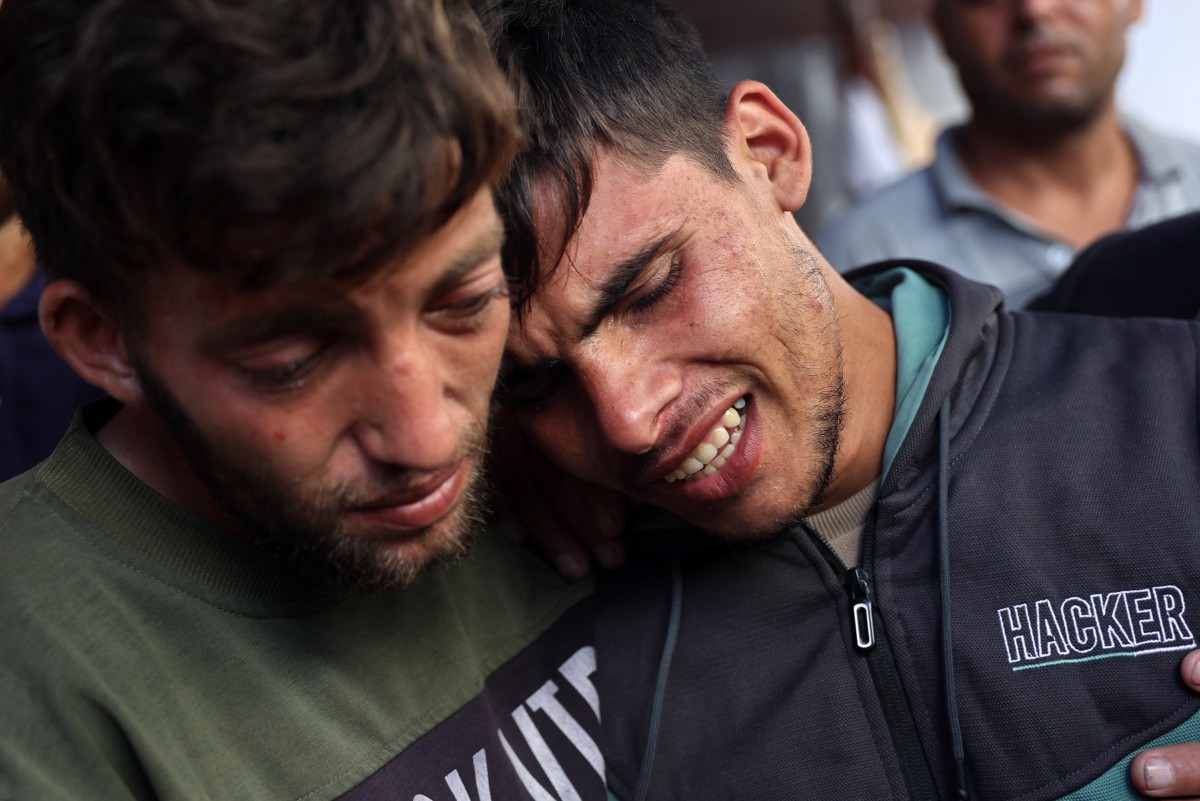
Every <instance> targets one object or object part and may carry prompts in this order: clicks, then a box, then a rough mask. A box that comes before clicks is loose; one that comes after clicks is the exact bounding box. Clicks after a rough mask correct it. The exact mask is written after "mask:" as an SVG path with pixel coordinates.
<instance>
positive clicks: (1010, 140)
mask: <svg viewBox="0 0 1200 801" xmlns="http://www.w3.org/2000/svg"><path fill="white" fill-rule="evenodd" d="M956 147H957V152H958V156H959V158H960V159H961V161H962V163H963V166H964V168H965V169H966V171H967V173H968V174H969V175H970V176H971V178H972V180H974V181H975V183H976V184H978V185H979V187H980V188H981V189H982V190H983V191H984V192H986V193H987V194H988V195H991V196H992V197H993V198H995V199H996V200H997V201H999V202H1000V203H1001V204H1003V205H1005V206H1007V207H1009V208H1011V209H1013V210H1014V211H1016V212H1018V213H1020V214H1022V215H1024V216H1025V217H1027V218H1029V219H1030V220H1031V221H1032V222H1033V223H1034V224H1035V225H1037V226H1038V227H1040V228H1042V229H1043V230H1044V231H1046V232H1047V233H1049V234H1050V235H1051V236H1053V237H1054V238H1057V239H1060V240H1062V241H1065V242H1067V243H1068V244H1071V245H1073V246H1074V247H1082V246H1083V245H1085V244H1087V243H1089V242H1091V241H1093V240H1094V239H1096V238H1097V237H1098V236H1100V235H1102V234H1104V233H1107V232H1109V231H1111V230H1114V229H1117V228H1120V227H1123V225H1124V223H1125V220H1126V219H1127V218H1128V215H1129V209H1130V207H1131V205H1132V203H1133V198H1134V195H1135V193H1136V191H1137V184H1138V177H1139V174H1138V173H1139V167H1138V162H1137V154H1136V153H1135V152H1134V149H1133V144H1132V143H1131V142H1130V140H1129V137H1128V136H1127V135H1126V134H1125V132H1124V130H1122V128H1121V124H1120V119H1119V117H1118V115H1117V112H1116V108H1115V106H1113V105H1111V104H1110V105H1109V106H1108V107H1107V108H1106V109H1105V110H1104V111H1103V112H1102V113H1101V114H1100V115H1098V116H1097V117H1096V118H1095V119H1094V120H1092V121H1091V122H1089V123H1088V124H1087V125H1084V126H1080V127H1079V128H1078V129H1073V130H1070V131H1067V132H1065V133H1062V134H1058V135H1055V136H1046V137H1043V138H1041V139H1037V138H1030V137H1029V136H1028V135H1027V134H1021V133H1020V132H1017V131H1014V130H1012V129H1011V128H1005V127H1003V126H998V125H995V124H993V123H990V122H989V121H987V120H984V119H972V120H971V122H969V123H968V124H967V126H966V128H965V130H964V131H963V134H962V136H961V137H960V139H959V140H958V141H957V142H956Z"/></svg>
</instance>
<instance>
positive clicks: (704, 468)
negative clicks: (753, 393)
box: [666, 398, 746, 484]
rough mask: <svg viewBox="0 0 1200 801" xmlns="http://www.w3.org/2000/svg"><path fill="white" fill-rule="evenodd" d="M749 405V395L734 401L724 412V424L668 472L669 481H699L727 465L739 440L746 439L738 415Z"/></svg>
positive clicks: (722, 421)
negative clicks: (743, 437)
mask: <svg viewBox="0 0 1200 801" xmlns="http://www.w3.org/2000/svg"><path fill="white" fill-rule="evenodd" d="M745 407H746V399H745V398H738V399H737V400H736V401H734V403H733V405H732V406H730V407H729V408H728V409H726V410H725V414H723V415H721V421H720V425H718V426H716V427H715V428H713V430H712V431H710V432H708V436H707V437H705V438H704V441H703V442H701V443H700V444H699V445H697V446H696V447H695V449H694V450H693V451H692V455H691V456H689V457H688V458H686V459H684V460H683V462H681V463H680V465H679V467H676V468H675V469H674V470H673V471H671V473H670V474H669V475H667V477H666V481H667V483H668V484H673V483H675V482H676V481H679V480H680V479H683V480H686V481H696V480H699V479H701V478H705V477H707V476H711V475H712V474H713V473H715V472H717V471H718V470H720V469H721V468H722V467H724V466H725V461H726V460H727V459H728V458H729V457H730V456H732V455H733V452H734V450H736V449H737V444H738V440H740V439H741V438H742V429H741V425H742V416H741V415H740V414H738V410H739V409H744V408H745Z"/></svg>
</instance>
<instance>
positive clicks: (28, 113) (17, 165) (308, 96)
mask: <svg viewBox="0 0 1200 801" xmlns="http://www.w3.org/2000/svg"><path fill="white" fill-rule="evenodd" d="M0 108H3V109H4V113H3V114H0V159H2V160H0V169H3V171H4V173H5V174H6V175H7V176H8V178H9V180H10V182H11V184H12V185H13V189H14V192H15V195H16V201H17V208H18V212H19V213H20V214H21V216H22V219H23V221H24V222H25V224H26V226H27V227H28V228H29V230H30V232H31V234H32V236H33V240H34V244H35V247H36V248H37V251H38V254H39V257H40V258H41V260H42V262H43V263H44V265H45V268H46V270H47V271H48V272H49V273H50V274H51V275H52V276H54V277H69V278H74V279H76V280H78V281H80V282H81V283H83V284H84V285H85V286H87V287H88V288H89V289H90V290H92V291H93V292H94V293H95V294H96V295H97V296H98V297H100V298H101V299H102V300H104V301H106V302H109V303H111V304H113V305H117V306H120V305H123V304H126V303H127V302H126V301H125V297H126V295H127V294H129V293H131V292H135V291H136V289H137V288H138V287H139V286H140V285H141V284H142V283H143V282H144V279H145V277H146V276H147V275H148V274H150V273H151V272H152V271H153V270H154V269H155V268H156V267H158V266H161V265H163V264H167V263H179V264H182V265H183V266H185V267H187V268H189V269H194V270H198V271H204V272H210V273H216V274H222V275H226V276H228V277H230V278H232V279H235V280H237V281H239V282H240V283H241V284H242V285H243V286H246V287H257V286H267V285H271V284H273V283H277V282H282V281H300V280H333V281H346V282H353V281H359V280H362V279H363V278H365V277H366V276H368V275H370V274H371V273H372V272H373V271H375V270H376V269H378V268H379V266H380V265H381V264H382V263H383V262H386V261H390V260H392V259H394V258H396V257H397V256H398V255H401V254H403V253H404V252H405V251H406V250H407V249H409V248H411V247H413V246H414V245H415V244H416V243H417V242H419V241H420V240H421V239H422V238H423V237H425V236H427V235H428V234H429V233H430V232H432V231H433V230H434V229H436V228H437V227H439V226H440V225H442V224H443V223H444V222H445V221H446V220H447V219H448V218H449V217H450V216H452V215H453V214H454V212H455V211H457V209H458V208H459V207H461V206H462V205H463V203H464V202H465V201H466V200H467V199H468V198H470V197H471V196H473V195H474V193H475V192H476V191H478V190H479V189H480V188H482V187H484V186H486V185H488V184H489V183H491V182H493V181H494V180H495V179H496V178H497V177H498V175H499V173H500V172H501V171H502V170H503V169H504V168H505V167H506V166H507V162H508V159H509V157H510V155H511V153H512V150H513V148H514V146H515V143H516V138H517V133H516V126H515V118H514V110H513V106H512V99H511V93H510V91H509V90H508V89H507V86H506V84H505V82H504V80H503V77H502V75H501V74H500V72H499V71H498V70H497V69H496V66H495V62H494V60H493V59H492V58H491V56H490V54H489V51H488V49H487V45H486V40H485V38H484V35H483V33H482V30H481V29H480V27H479V24H478V21H477V19H476V17H475V15H474V13H473V12H472V10H471V8H470V7H469V6H468V4H467V0H362V1H360V2H346V1H345V0H258V1H256V2H252V3H247V2H243V1H242V0H103V1H102V2H99V3H97V2H93V0H6V1H5V2H4V3H3V4H2V5H0Z"/></svg>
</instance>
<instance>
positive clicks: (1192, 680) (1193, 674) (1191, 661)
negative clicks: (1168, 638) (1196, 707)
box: [1179, 648, 1200, 692]
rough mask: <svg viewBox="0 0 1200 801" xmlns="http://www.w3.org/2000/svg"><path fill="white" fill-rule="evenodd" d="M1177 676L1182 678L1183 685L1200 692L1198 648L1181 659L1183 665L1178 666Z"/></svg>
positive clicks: (1199, 655) (1199, 656)
mask: <svg viewBox="0 0 1200 801" xmlns="http://www.w3.org/2000/svg"><path fill="white" fill-rule="evenodd" d="M1179 675H1181V676H1182V677H1183V683H1184V684H1186V685H1187V686H1189V687H1191V688H1192V689H1193V690H1195V691H1196V692H1200V648H1197V649H1196V650H1195V651H1190V652H1189V653H1188V655H1187V656H1185V657H1184V658H1183V664H1181V665H1180V666H1179Z"/></svg>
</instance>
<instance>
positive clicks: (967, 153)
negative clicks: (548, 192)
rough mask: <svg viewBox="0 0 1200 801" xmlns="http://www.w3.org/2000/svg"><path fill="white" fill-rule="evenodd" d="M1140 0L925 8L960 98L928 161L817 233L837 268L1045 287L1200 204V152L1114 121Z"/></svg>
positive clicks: (949, 3)
mask: <svg viewBox="0 0 1200 801" xmlns="http://www.w3.org/2000/svg"><path fill="white" fill-rule="evenodd" d="M1141 14H1142V3H1141V0H933V17H932V19H933V23H934V26H935V28H936V29H937V32H938V34H939V36H940V39H941V41H942V44H943V47H944V49H945V52H946V55H947V56H948V57H949V59H950V61H951V62H953V64H954V66H955V68H956V69H957V72H958V77H959V81H960V83H961V86H962V89H963V91H964V93H965V95H966V97H967V99H968V101H969V103H970V107H971V113H970V116H969V118H968V119H967V121H966V123H965V124H963V125H961V126H955V127H952V128H950V129H948V130H946V131H945V132H943V134H942V135H941V137H939V139H938V144H937V155H936V158H935V160H934V163H933V164H932V165H931V166H930V167H928V168H926V169H925V170H922V171H921V172H918V173H916V174H914V175H911V176H909V177H907V178H905V179H902V180H901V181H900V182H899V183H897V184H894V185H892V186H890V187H888V188H886V189H884V190H883V191H881V192H880V193H879V194H878V195H876V196H875V197H873V198H871V199H870V200H868V201H866V202H865V203H863V204H861V205H859V206H858V207H856V208H854V209H852V210H851V211H849V212H848V213H847V214H845V215H844V216H843V217H841V218H839V219H836V220H835V221H834V222H833V223H832V224H830V225H829V226H827V227H825V228H824V229H823V230H822V231H820V232H819V233H818V235H817V236H816V238H815V239H816V242H817V245H818V246H819V247H820V248H821V250H822V251H823V252H824V253H825V254H826V255H827V256H828V258H829V259H830V261H831V262H832V263H833V264H834V265H835V266H837V267H838V268H839V269H841V270H847V269H850V268H853V267H856V266H858V265H860V264H864V263H868V262H871V261H875V260H878V259H882V258H886V257H897V256H899V257H911V258H920V259H928V260H931V261H937V262H941V263H945V264H952V265H954V266H955V268H956V269H957V270H959V271H960V272H962V273H964V274H965V275H967V276H969V277H971V278H974V279H976V280H980V281H985V282H988V283H992V284H995V285H997V286H1000V287H1001V288H1002V289H1004V291H1005V293H1006V295H1007V297H1008V300H1009V303H1010V305H1012V306H1024V305H1025V304H1026V303H1028V302H1029V301H1030V300H1031V299H1032V298H1034V297H1035V296H1037V295H1039V294H1041V293H1042V292H1044V291H1045V290H1046V289H1047V288H1048V287H1049V286H1050V285H1051V284H1052V283H1053V281H1054V279H1055V278H1056V277H1057V276H1058V275H1060V274H1061V273H1062V272H1063V271H1064V270H1065V269H1066V268H1067V266H1068V264H1070V262H1071V260H1072V258H1073V256H1074V255H1075V253H1076V252H1077V251H1078V250H1079V249H1081V248H1082V247H1084V246H1086V245H1087V244H1089V243H1091V242H1093V241H1094V240H1095V239H1097V238H1098V237H1100V236H1102V235H1104V234H1106V233H1109V232H1111V231H1114V230H1117V229H1120V228H1123V227H1136V226H1140V225H1144V224H1146V223H1149V222H1153V221H1156V220H1160V219H1163V218H1166V217H1170V216H1173V215H1177V214H1180V213H1182V212H1184V211H1187V210H1190V209H1193V208H1197V207H1200V146H1197V145H1196V144H1194V143H1191V142H1186V141H1183V140H1180V139H1176V138H1173V137H1170V136H1166V135H1163V134H1161V133H1158V132H1156V131H1154V130H1152V129H1150V128H1149V127H1147V126H1146V125H1144V124H1141V123H1139V122H1138V121H1136V120H1134V119H1132V118H1130V117H1125V116H1122V115H1120V114H1119V113H1118V110H1117V105H1116V100H1115V89H1116V83H1117V78H1118V75H1119V74H1120V71H1121V67H1122V65H1123V63H1124V60H1125V51H1126V35H1127V32H1128V30H1129V28H1130V26H1131V25H1132V24H1133V23H1134V22H1136V21H1137V20H1138V19H1139V18H1140V16H1141Z"/></svg>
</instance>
